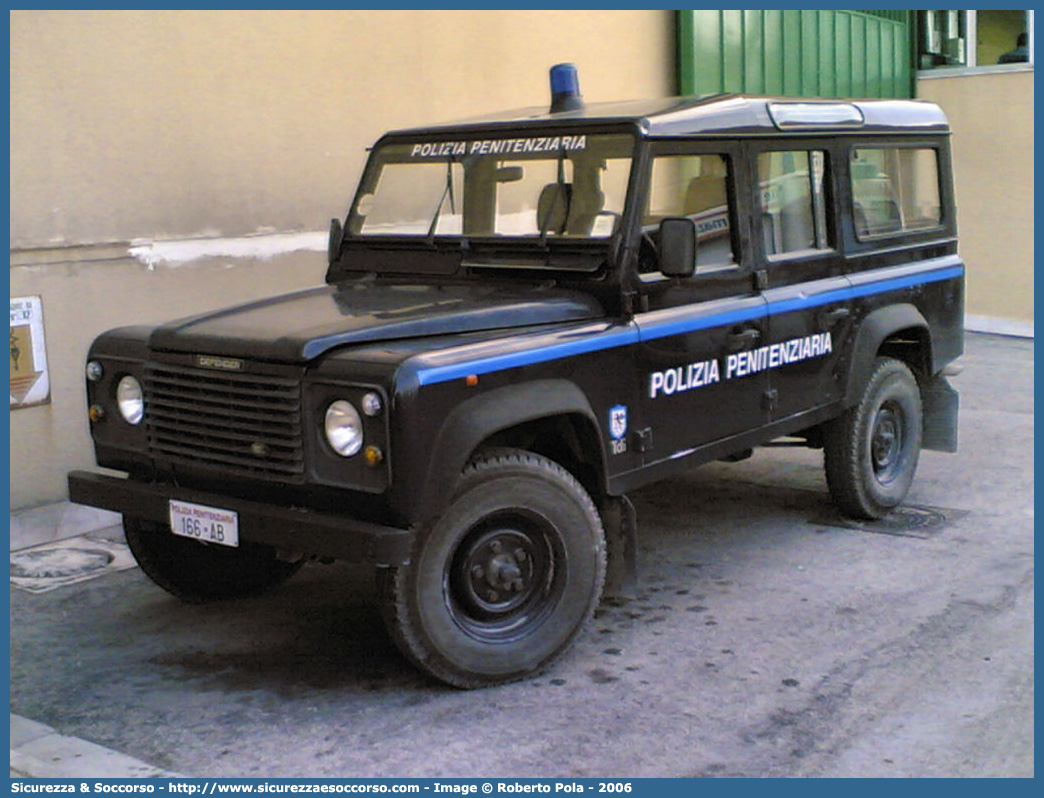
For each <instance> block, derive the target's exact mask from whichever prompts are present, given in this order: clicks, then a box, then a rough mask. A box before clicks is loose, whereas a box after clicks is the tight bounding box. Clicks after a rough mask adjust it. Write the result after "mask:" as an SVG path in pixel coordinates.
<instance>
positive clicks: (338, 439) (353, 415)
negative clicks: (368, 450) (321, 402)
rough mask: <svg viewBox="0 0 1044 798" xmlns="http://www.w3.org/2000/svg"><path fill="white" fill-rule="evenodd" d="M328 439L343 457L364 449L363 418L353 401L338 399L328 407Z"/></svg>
mask: <svg viewBox="0 0 1044 798" xmlns="http://www.w3.org/2000/svg"><path fill="white" fill-rule="evenodd" d="M326 440H327V442H328V443H329V444H330V447H331V448H332V449H333V450H334V451H335V452H337V454H339V455H341V457H351V456H352V455H355V454H358V453H359V450H360V449H362V445H363V429H362V419H361V418H359V411H358V410H356V409H355V407H354V406H353V405H352V403H351V402H348V401H345V400H344V399H338V400H337V401H336V402H332V403H331V404H330V406H329V407H328V408H326Z"/></svg>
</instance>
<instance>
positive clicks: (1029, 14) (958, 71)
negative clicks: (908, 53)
mask: <svg viewBox="0 0 1044 798" xmlns="http://www.w3.org/2000/svg"><path fill="white" fill-rule="evenodd" d="M932 10H937V9H932ZM952 10H955V11H960V12H961V13H963V14H964V15H965V18H964V19H965V22H964V24H965V33H966V37H965V39H966V41H965V46H964V49H965V60H966V63H965V64H962V65H961V66H939V67H931V68H929V69H921V68H920V58H921V45H920V28H921V26H922V22H921V17H920V15H921V14H922V13H924V11H916V12H915V14H916V15H917V16H916V26H917V34H916V37H915V38H916V40H917V42H916V53H915V63H914V68H915V70H914V73H915V76H916V77H917V79H918V80H922V79H926V80H930V79H933V78H952V77H960V76H966V75H990V74H1003V73H1008V72H1030V71H1032V70H1033V63H1034V58H1033V56H1034V35H1033V30H1034V24H1033V23H1034V19H1033V9H1032V8H1030V9H1016V10H1020V11H1024V12H1025V14H1026V34H1027V38H1028V39H1029V44H1028V47H1029V60H1028V61H1024V62H1018V63H1014V64H979V63H977V60H978V59H977V49H978V48H977V47H973V46H969V42H975V41H977V39H978V10H975V9H952ZM987 10H988V9H987Z"/></svg>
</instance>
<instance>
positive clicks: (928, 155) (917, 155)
mask: <svg viewBox="0 0 1044 798" xmlns="http://www.w3.org/2000/svg"><path fill="white" fill-rule="evenodd" d="M851 174H852V205H853V207H852V214H853V219H854V220H855V229H856V236H857V237H858V238H859V239H860V240H863V239H867V238H874V237H876V236H885V235H894V234H897V233H906V232H913V231H917V230H927V229H930V228H933V227H937V226H938V225H939V224H940V222H941V221H942V209H941V207H940V203H939V158H938V153H937V152H936V151H935V150H934V149H930V148H923V149H920V148H906V147H858V148H856V149H853V150H852V163H851Z"/></svg>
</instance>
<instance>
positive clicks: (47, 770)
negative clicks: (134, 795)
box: [11, 714, 183, 779]
mask: <svg viewBox="0 0 1044 798" xmlns="http://www.w3.org/2000/svg"><path fill="white" fill-rule="evenodd" d="M11 777H12V778H37V779H72V778H77V779H80V778H102V779H139V778H147V779H148V778H151V779H157V778H158V779H165V778H183V776H181V774H178V773H173V772H171V771H168V770H163V769H161V768H157V767H154V766H153V765H150V764H148V763H147V762H142V761H141V760H139V759H135V758H134V757H131V756H127V755H126V754H121V753H119V752H118V751H113V750H110V749H108V748H104V747H102V746H100V745H95V744H94V743H89V742H87V741H86V740H81V739H79V738H78V737H69V736H67V735H64V734H59V733H58V732H56V731H55V730H54V729H52V728H51V727H50V726H45V725H44V724H42V723H37V722H36V721H35V720H29V719H28V718H23V717H21V716H20V715H15V714H12V715H11Z"/></svg>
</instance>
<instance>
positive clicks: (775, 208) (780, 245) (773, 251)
mask: <svg viewBox="0 0 1044 798" xmlns="http://www.w3.org/2000/svg"><path fill="white" fill-rule="evenodd" d="M825 172H826V153H824V152H822V151H821V150H812V151H808V152H806V151H803V150H786V151H782V152H763V153H761V154H759V155H758V187H759V192H758V193H759V196H760V205H761V230H762V238H763V240H764V246H765V254H766V255H769V256H771V255H783V254H788V253H794V252H804V251H806V250H810V249H812V250H815V249H829V248H830V246H831V244H830V241H829V240H828V236H827V221H826V219H827V217H826V213H827V212H826V198H825V196H824V192H823V180H824V175H825Z"/></svg>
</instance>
